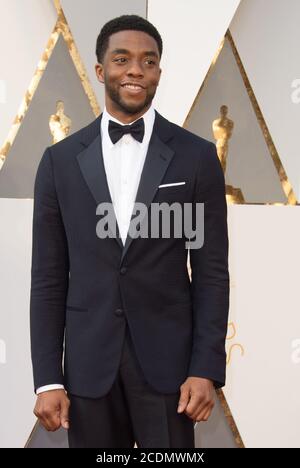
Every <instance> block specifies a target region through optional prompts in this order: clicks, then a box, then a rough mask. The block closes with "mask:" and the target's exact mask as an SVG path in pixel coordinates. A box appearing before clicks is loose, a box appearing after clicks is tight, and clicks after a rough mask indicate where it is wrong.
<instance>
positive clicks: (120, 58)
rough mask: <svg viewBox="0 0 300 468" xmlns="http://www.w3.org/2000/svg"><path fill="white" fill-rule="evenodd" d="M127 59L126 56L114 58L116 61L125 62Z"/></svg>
mask: <svg viewBox="0 0 300 468" xmlns="http://www.w3.org/2000/svg"><path fill="white" fill-rule="evenodd" d="M126 60H127V59H126V58H125V57H119V58H116V59H114V62H118V63H124V62H125V61H126Z"/></svg>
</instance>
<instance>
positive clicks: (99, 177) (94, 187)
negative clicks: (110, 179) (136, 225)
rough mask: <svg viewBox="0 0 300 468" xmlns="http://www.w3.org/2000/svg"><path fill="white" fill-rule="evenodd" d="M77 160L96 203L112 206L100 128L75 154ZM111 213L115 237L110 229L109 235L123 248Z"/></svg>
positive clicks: (114, 218)
mask: <svg viewBox="0 0 300 468" xmlns="http://www.w3.org/2000/svg"><path fill="white" fill-rule="evenodd" d="M77 160H78V163H79V166H80V170H81V172H82V175H83V177H84V179H85V181H86V183H87V185H88V187H89V189H90V191H91V193H92V195H93V197H94V199H95V201H96V203H97V205H99V203H103V202H106V203H110V204H111V207H112V208H113V204H112V200H111V196H110V192H109V188H108V183H107V178H106V173H105V168H104V162H103V154H102V142H101V136H100V130H99V132H98V134H97V136H96V138H95V139H94V140H93V141H92V142H91V143H90V144H89V146H87V148H85V149H84V150H83V151H81V153H79V154H78V155H77ZM95 210H96V209H95ZM95 213H96V211H95ZM112 215H113V223H115V225H116V230H117V237H115V236H113V233H112V231H110V235H111V236H112V237H114V238H115V239H116V241H117V242H118V244H119V246H120V247H121V249H123V243H122V240H121V238H120V235H119V228H118V223H117V220H116V215H115V211H114V209H112ZM95 234H96V225H95Z"/></svg>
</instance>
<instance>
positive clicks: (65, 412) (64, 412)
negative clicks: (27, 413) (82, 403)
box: [33, 390, 70, 432]
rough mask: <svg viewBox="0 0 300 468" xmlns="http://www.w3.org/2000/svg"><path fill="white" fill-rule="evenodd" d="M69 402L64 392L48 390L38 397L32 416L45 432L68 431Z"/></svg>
mask: <svg viewBox="0 0 300 468" xmlns="http://www.w3.org/2000/svg"><path fill="white" fill-rule="evenodd" d="M69 407H70V400H69V398H68V397H67V394H66V392H65V390H49V391H48V392H42V393H40V394H39V395H38V397H37V401H36V404H35V407H34V410H33V412H34V414H35V416H36V417H37V418H38V419H39V420H40V422H41V423H42V425H43V426H44V428H45V429H46V430H47V431H52V432H53V431H57V429H59V428H60V427H63V428H65V429H69Z"/></svg>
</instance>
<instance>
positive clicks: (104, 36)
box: [96, 15, 163, 63]
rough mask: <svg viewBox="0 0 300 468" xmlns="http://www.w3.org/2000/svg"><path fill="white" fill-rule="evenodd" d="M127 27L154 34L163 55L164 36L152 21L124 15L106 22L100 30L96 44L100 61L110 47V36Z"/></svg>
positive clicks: (150, 34) (100, 61) (160, 53)
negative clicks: (162, 36)
mask: <svg viewBox="0 0 300 468" xmlns="http://www.w3.org/2000/svg"><path fill="white" fill-rule="evenodd" d="M126 29H129V30H132V31H143V32H145V33H147V34H149V36H152V37H153V39H155V41H156V42H157V46H158V50H159V56H160V57H161V55H162V50H163V43H162V38H161V36H160V34H159V32H158V31H157V29H156V28H155V26H153V24H152V23H150V22H149V21H147V20H146V19H145V18H143V17H142V16H138V15H122V16H118V17H117V18H114V19H112V20H110V21H108V22H107V23H105V25H104V26H103V28H102V29H101V31H100V34H99V36H98V38H97V44H96V56H97V60H98V62H99V63H102V60H103V57H104V55H105V52H106V50H107V47H108V40H109V37H110V36H111V35H112V34H114V33H116V32H119V31H124V30H126Z"/></svg>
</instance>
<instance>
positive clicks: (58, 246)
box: [30, 112, 229, 398]
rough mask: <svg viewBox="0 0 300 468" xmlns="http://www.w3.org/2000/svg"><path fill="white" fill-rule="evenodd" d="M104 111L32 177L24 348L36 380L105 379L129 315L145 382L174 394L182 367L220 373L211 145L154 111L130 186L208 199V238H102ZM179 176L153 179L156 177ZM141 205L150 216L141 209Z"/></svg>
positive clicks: (70, 386)
mask: <svg viewBox="0 0 300 468" xmlns="http://www.w3.org/2000/svg"><path fill="white" fill-rule="evenodd" d="M101 116H102V115H100V116H99V117H98V118H96V119H95V120H94V121H93V122H92V123H91V124H89V125H88V126H86V127H84V128H82V129H81V130H79V131H78V132H76V133H74V134H72V135H70V136H69V137H67V138H65V139H64V140H63V141H61V142H59V143H57V144H55V145H53V146H51V147H49V148H47V149H46V150H45V152H44V154H43V157H42V159H41V161H40V164H39V166H38V170H37V175H36V179H35V186H34V214H33V242H32V268H31V296H30V316H31V350H32V363H33V374H34V384H35V388H37V387H40V386H43V385H47V384H54V383H61V384H64V385H65V387H66V389H67V390H68V391H69V392H70V393H73V394H75V395H79V396H85V397H92V398H95V397H101V396H103V395H104V394H105V393H107V392H108V390H109V389H110V387H111V385H112V383H113V381H114V378H115V377H116V373H117V371H118V364H119V360H120V356H121V350H122V344H123V339H124V332H125V326H126V323H128V326H129V330H130V332H131V336H132V339H133V342H134V345H135V349H136V353H137V356H138V359H139V361H140V365H141V368H142V370H143V372H144V375H145V378H146V379H147V381H148V383H149V384H150V385H151V386H152V387H153V388H154V389H156V390H157V391H159V392H163V393H173V392H177V391H178V390H179V387H180V385H181V384H182V383H183V382H184V380H185V379H186V378H187V377H188V376H199V377H206V378H209V379H212V380H213V381H214V384H215V387H221V386H223V385H224V384H225V366H226V353H225V336H226V332H227V319H228V305H229V274H228V235H227V206H226V198H225V184H224V175H223V172H222V168H221V164H220V162H219V159H218V156H217V153H216V148H215V145H214V144H213V143H211V142H209V141H207V140H204V139H203V138H200V137H198V136H196V135H194V134H192V133H190V132H189V131H187V130H185V129H183V128H181V127H179V126H177V125H175V124H173V123H171V122H169V121H168V120H166V119H165V118H164V117H162V116H161V115H160V114H159V113H158V112H156V113H155V122H154V128H153V133H152V136H151V140H150V143H149V148H148V152H147V156H146V160H145V164H144V167H143V171H142V175H141V180H140V184H139V187H138V192H137V196H136V201H137V202H143V203H145V204H146V205H147V206H150V204H151V203H155V202H159V203H161V202H167V203H169V204H170V203H172V202H177V203H180V204H183V203H187V202H190V203H193V204H194V205H195V203H197V202H199V203H204V221H205V225H204V245H203V247H202V248H200V249H192V250H191V251H190V261H191V268H192V281H190V279H189V275H188V271H187V266H186V265H187V250H186V248H185V242H186V239H185V238H184V237H182V238H175V237H174V236H171V237H170V238H162V237H160V238H142V237H137V238H135V239H132V238H131V237H130V236H128V237H127V240H126V244H125V247H124V248H123V244H122V243H121V240H120V238H119V236H117V237H116V238H112V237H107V238H102V239H101V238H99V237H98V236H97V235H96V224H97V222H98V221H99V216H98V215H97V214H96V207H97V205H98V204H99V203H101V202H111V197H110V193H109V189H108V184H107V179H106V174H105V170H104V163H103V157H102V149H101V133H100V121H101ZM181 181H185V182H186V183H185V184H182V185H177V186H171V187H165V188H159V185H160V184H168V183H174V182H181ZM147 216H148V215H147Z"/></svg>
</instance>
